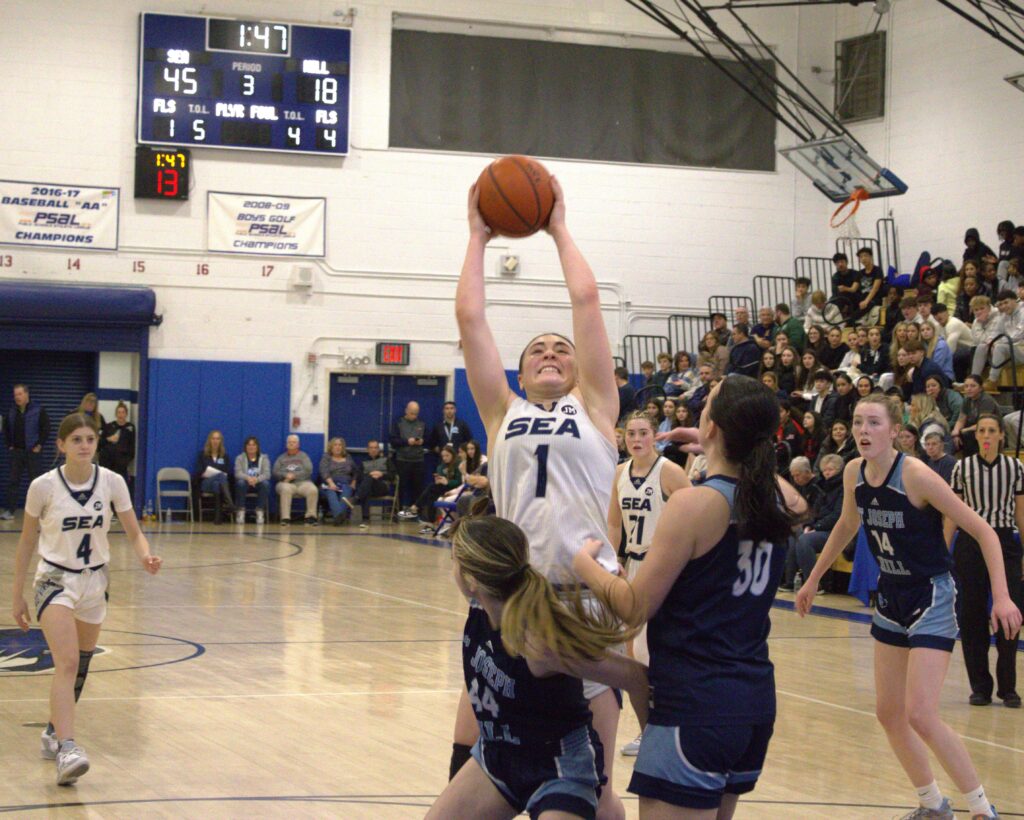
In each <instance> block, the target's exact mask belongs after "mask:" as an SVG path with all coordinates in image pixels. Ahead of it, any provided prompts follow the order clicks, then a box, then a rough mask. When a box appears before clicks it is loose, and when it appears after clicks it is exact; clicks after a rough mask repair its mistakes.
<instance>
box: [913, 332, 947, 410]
mask: <svg viewBox="0 0 1024 820" xmlns="http://www.w3.org/2000/svg"><path fill="white" fill-rule="evenodd" d="M903 352H905V353H906V357H907V378H906V380H905V382H904V385H903V400H904V401H910V397H911V396H914V395H916V394H917V393H923V392H924V382H925V379H927V378H928V377H929V376H942V377H943V378H945V377H946V375H945V373H943V372H942V370H941V369H940V368H939V366H938V365H937V364H935V362H933V361H932V360H931V359H929V358H927V357H926V356H925V355H924V345H923V344H922V343H921V342H920V341H918V340H916V339H908V340H907V343H906V344H905V345H904V346H903Z"/></svg>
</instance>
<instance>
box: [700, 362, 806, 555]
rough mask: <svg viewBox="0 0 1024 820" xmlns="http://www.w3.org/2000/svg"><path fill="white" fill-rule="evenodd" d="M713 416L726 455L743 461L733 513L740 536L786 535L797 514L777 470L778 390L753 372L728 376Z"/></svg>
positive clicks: (776, 539) (739, 462)
mask: <svg viewBox="0 0 1024 820" xmlns="http://www.w3.org/2000/svg"><path fill="white" fill-rule="evenodd" d="M711 420H712V421H713V422H714V423H715V425H716V426H717V427H718V428H719V429H720V430H721V431H722V436H723V442H724V449H725V457H726V458H727V459H728V460H729V461H731V462H733V463H735V464H737V465H738V466H739V480H738V482H737V485H736V503H735V507H734V518H735V520H736V525H737V532H738V534H739V536H740V538H745V539H746V538H749V539H753V540H754V541H773V542H776V543H779V542H782V541H784V540H785V539H786V538H788V537H789V535H790V532H791V527H792V525H793V515H792V514H791V513H790V512H789V510H788V509H787V507H786V503H785V499H784V498H783V496H782V490H781V489H780V488H779V482H778V478H777V476H776V471H777V465H776V456H775V444H774V439H773V437H774V434H775V430H776V428H777V427H778V425H779V400H778V399H777V398H776V397H775V393H773V392H772V391H771V390H770V389H769V388H768V387H767V386H765V385H764V384H762V383H761V382H759V381H756V380H755V379H751V378H750V377H748V376H729V377H728V378H726V379H724V380H723V381H722V384H721V386H720V387H719V388H718V393H717V394H716V395H715V398H714V400H713V401H712V402H711Z"/></svg>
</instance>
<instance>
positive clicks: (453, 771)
mask: <svg viewBox="0 0 1024 820" xmlns="http://www.w3.org/2000/svg"><path fill="white" fill-rule="evenodd" d="M471 748H472V747H470V746H467V745H466V744H464V743H453V744H452V762H451V763H450V764H449V765H448V779H449V780H452V779H453V778H454V777H455V775H457V774H458V773H459V769H461V768H462V766H463V765H464V764H465V762H466V761H467V760H469V759H470V758H471V757H472V756H473V755H471V754H470V753H469V752H470V749H471Z"/></svg>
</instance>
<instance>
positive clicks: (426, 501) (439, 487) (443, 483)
mask: <svg viewBox="0 0 1024 820" xmlns="http://www.w3.org/2000/svg"><path fill="white" fill-rule="evenodd" d="M461 486H462V473H461V472H460V471H459V464H458V462H457V461H456V459H455V449H454V448H453V447H452V446H451V445H448V446H447V447H445V448H443V449H442V450H441V458H440V460H439V461H438V463H437V469H435V470H434V481H433V483H432V484H430V485H429V486H427V487H426V488H424V490H423V492H422V493H420V497H419V498H418V499H416V509H417V510H418V511H419V514H420V521H421V522H423V526H422V527H420V532H433V530H434V519H435V518H436V516H437V512H436V510H435V509H434V502H436V501H438V500H439V499H440V498H441V497H442V496H443V495H445V494H446V493H447V492H449V491H450V490H457V489H458V488H459V487H461Z"/></svg>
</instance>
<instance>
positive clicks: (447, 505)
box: [434, 484, 472, 538]
mask: <svg viewBox="0 0 1024 820" xmlns="http://www.w3.org/2000/svg"><path fill="white" fill-rule="evenodd" d="M466 490H470V491H471V492H472V487H470V486H469V485H468V484H463V485H462V486H461V487H460V488H459V494H458V495H457V496H455V498H453V499H452V500H451V501H442V500H439V501H435V502H434V509H436V510H443V511H444V514H443V515H442V516H441V518H440V520H439V521H438V522H437V526H436V527H434V537H435V538H437V534H438V533H439V532H441V530H442V529H443V528H444V525H445V524H452V523H454V522H455V515H454V513H455V510H456V509H458V503H459V499H460V498H462V494H463V493H464V492H466Z"/></svg>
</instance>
